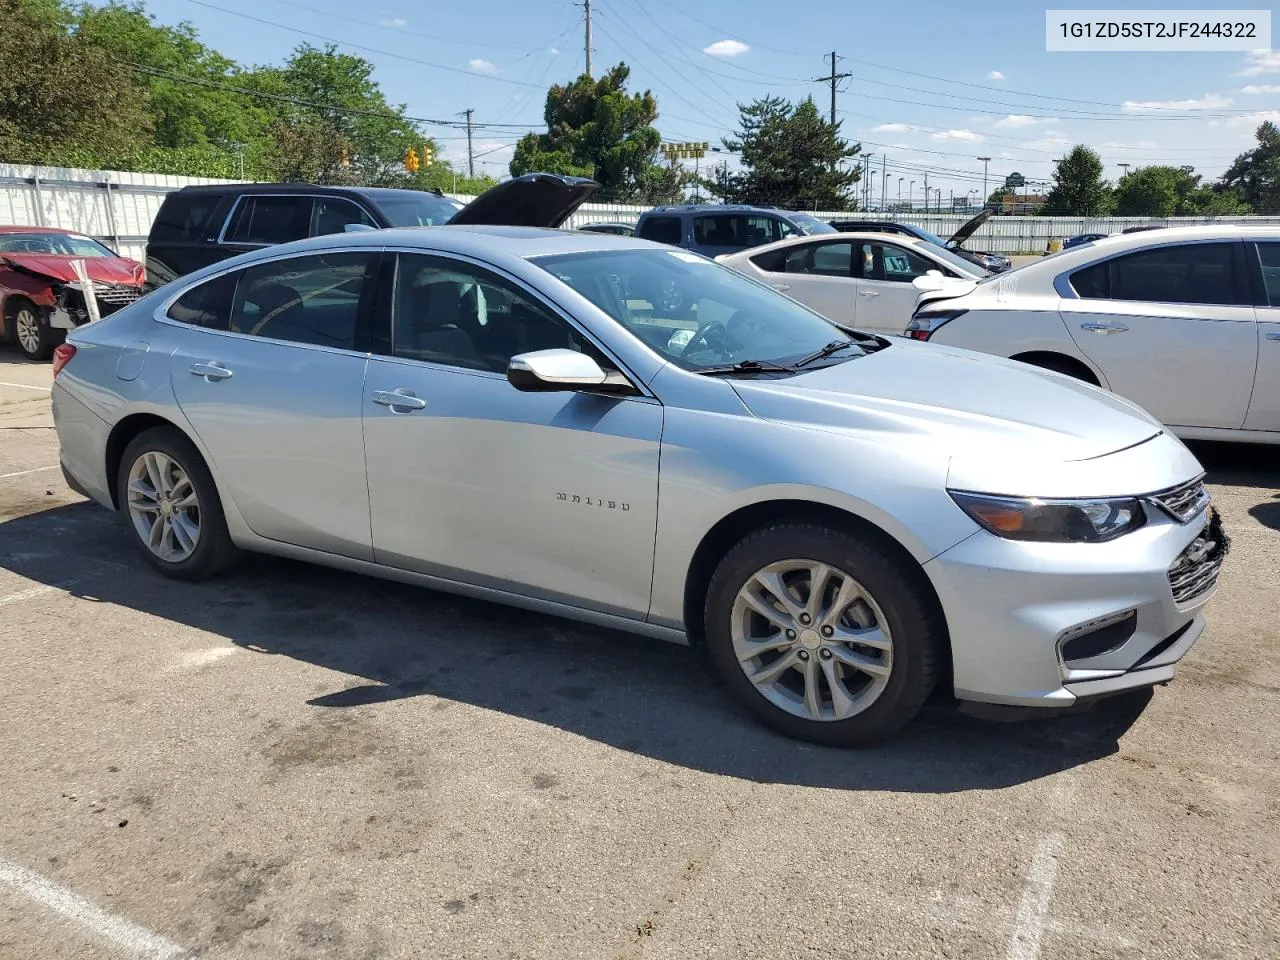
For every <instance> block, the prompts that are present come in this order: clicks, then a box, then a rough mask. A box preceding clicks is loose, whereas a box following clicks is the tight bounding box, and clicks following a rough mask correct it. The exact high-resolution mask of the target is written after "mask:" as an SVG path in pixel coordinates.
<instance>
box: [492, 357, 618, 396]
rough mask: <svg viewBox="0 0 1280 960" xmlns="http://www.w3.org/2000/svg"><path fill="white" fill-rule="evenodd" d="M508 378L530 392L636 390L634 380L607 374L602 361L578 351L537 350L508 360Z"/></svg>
mask: <svg viewBox="0 0 1280 960" xmlns="http://www.w3.org/2000/svg"><path fill="white" fill-rule="evenodd" d="M507 380H508V381H509V382H510V384H511V385H512V386H513V387H515V388H516V389H517V390H524V391H526V392H530V393H538V392H548V391H557V390H589V391H603V392H606V393H634V392H635V388H634V387H632V386H631V383H630V381H628V380H627V379H626V378H625V377H622V376H620V375H618V374H608V373H605V371H604V369H603V368H602V367H601V366H600V364H598V363H596V362H595V360H593V359H592V358H591V357H589V356H587V355H586V354H585V353H579V352H578V351H576V350H565V349H555V350H534V351H533V352H531V353H521V354H519V355H517V356H514V357H512V358H511V359H510V360H509V361H508V362H507Z"/></svg>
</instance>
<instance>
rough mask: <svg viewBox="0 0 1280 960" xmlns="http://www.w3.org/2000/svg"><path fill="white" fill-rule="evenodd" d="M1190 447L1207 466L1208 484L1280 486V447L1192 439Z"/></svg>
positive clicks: (1276, 487) (1188, 443)
mask: <svg viewBox="0 0 1280 960" xmlns="http://www.w3.org/2000/svg"><path fill="white" fill-rule="evenodd" d="M1187 447H1188V449H1190V451H1191V452H1192V453H1193V454H1195V457H1196V459H1197V460H1199V461H1200V463H1201V465H1202V466H1203V467H1204V469H1205V482H1207V483H1217V484H1223V485H1224V486H1231V487H1261V488H1263V489H1271V490H1276V489H1280V446H1272V445H1269V444H1262V443H1218V442H1210V441H1207V440H1191V441H1188V442H1187ZM1264 522H1265V521H1264ZM1271 525H1273V526H1274V524H1271Z"/></svg>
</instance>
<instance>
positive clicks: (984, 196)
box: [978, 157, 991, 207]
mask: <svg viewBox="0 0 1280 960" xmlns="http://www.w3.org/2000/svg"><path fill="white" fill-rule="evenodd" d="M978 159H979V160H981V161H982V205H983V206H984V207H985V206H986V205H987V197H988V196H989V194H988V193H987V164H989V163H990V162H991V158H990V157H978Z"/></svg>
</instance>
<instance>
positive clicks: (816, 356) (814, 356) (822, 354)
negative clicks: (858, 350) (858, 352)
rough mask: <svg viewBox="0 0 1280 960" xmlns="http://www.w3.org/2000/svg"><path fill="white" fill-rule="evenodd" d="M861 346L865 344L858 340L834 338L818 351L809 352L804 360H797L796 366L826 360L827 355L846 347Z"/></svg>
mask: <svg viewBox="0 0 1280 960" xmlns="http://www.w3.org/2000/svg"><path fill="white" fill-rule="evenodd" d="M860 346H863V344H860V343H858V341H856V340H832V341H831V342H830V343H828V344H827V345H826V346H825V347H823V348H822V349H821V350H819V351H818V352H817V353H811V354H809V356H807V357H805V358H804V359H803V360H797V361H796V368H797V369H798V368H800V367H805V366H808V365H809V364H811V363H816V362H817V361H818V360H825V359H827V357H829V356H831V355H832V354H833V353H838V352H839V351H841V350H843V349H844V348H845V347H860Z"/></svg>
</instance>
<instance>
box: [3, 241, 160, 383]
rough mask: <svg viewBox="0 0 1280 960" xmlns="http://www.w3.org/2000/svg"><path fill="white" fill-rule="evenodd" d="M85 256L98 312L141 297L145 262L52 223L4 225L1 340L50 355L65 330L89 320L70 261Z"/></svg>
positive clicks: (37, 355)
mask: <svg viewBox="0 0 1280 960" xmlns="http://www.w3.org/2000/svg"><path fill="white" fill-rule="evenodd" d="M79 259H82V260H84V265H85V272H86V273H87V274H88V276H89V280H90V281H91V282H92V284H93V295H94V299H95V300H96V302H97V306H98V313H99V315H101V316H106V315H107V314H109V313H112V312H114V311H116V310H119V309H120V308H121V307H123V306H125V305H126V304H130V303H133V301H135V300H137V299H138V297H140V296H142V293H143V289H142V288H143V283H144V281H145V280H146V271H145V269H144V268H143V266H142V264H140V263H138V262H137V261H136V260H130V259H128V258H127V257H121V256H117V255H116V254H115V253H113V252H112V251H111V250H108V249H107V248H106V247H104V246H103V245H102V244H100V243H99V242H98V241H97V240H93V239H91V238H89V237H86V236H84V235H82V234H79V233H72V232H70V231H67V230H58V229H55V228H52V227H4V226H0V339H11V340H15V341H17V344H18V349H19V350H21V351H22V352H23V353H24V354H26V355H27V357H28V359H31V360H47V359H48V358H49V355H50V354H51V353H52V352H53V348H54V347H56V346H57V345H58V344H60V343H61V342H62V339H63V337H65V336H66V331H68V330H72V329H74V328H76V327H78V326H80V325H81V324H82V323H87V322H88V321H89V308H88V305H87V304H86V303H85V297H84V291H83V290H82V289H81V283H80V281H79V280H78V279H77V277H76V272H75V270H74V269H73V268H72V266H71V264H72V261H74V260H79Z"/></svg>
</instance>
